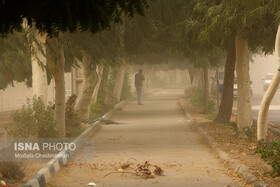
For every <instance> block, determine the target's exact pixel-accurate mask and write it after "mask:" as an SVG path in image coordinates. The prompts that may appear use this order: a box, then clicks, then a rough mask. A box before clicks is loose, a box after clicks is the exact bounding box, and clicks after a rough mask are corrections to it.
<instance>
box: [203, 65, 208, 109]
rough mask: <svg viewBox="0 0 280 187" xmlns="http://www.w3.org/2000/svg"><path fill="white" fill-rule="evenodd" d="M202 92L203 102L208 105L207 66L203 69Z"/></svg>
mask: <svg viewBox="0 0 280 187" xmlns="http://www.w3.org/2000/svg"><path fill="white" fill-rule="evenodd" d="M203 81H204V84H203V85H204V86H203V94H204V104H205V105H208V102H209V80H208V68H204V69H203Z"/></svg>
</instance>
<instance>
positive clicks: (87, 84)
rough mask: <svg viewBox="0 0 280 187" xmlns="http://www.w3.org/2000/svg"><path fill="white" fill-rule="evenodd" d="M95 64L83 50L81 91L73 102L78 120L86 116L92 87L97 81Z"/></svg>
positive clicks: (92, 90) (93, 87)
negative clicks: (74, 102)
mask: <svg viewBox="0 0 280 187" xmlns="http://www.w3.org/2000/svg"><path fill="white" fill-rule="evenodd" d="M96 68H97V65H96V64H95V63H93V62H92V61H91V58H90V56H89V54H87V53H86V52H83V58H82V69H83V78H84V79H83V92H82V94H81V95H80V96H79V97H78V99H77V102H76V104H75V113H76V115H77V118H78V119H79V120H83V119H87V118H88V114H89V112H88V110H89V106H90V102H91V98H92V95H93V92H94V89H95V87H96V85H97V82H98V75H97V72H96Z"/></svg>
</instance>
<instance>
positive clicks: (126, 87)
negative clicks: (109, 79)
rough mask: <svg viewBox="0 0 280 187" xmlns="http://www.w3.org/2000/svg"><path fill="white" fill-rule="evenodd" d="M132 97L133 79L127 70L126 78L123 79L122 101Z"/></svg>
mask: <svg viewBox="0 0 280 187" xmlns="http://www.w3.org/2000/svg"><path fill="white" fill-rule="evenodd" d="M130 97H132V93H131V80H130V78H129V74H128V73H127V72H125V75H124V80H123V87H122V93H121V101H123V100H126V99H128V98H130Z"/></svg>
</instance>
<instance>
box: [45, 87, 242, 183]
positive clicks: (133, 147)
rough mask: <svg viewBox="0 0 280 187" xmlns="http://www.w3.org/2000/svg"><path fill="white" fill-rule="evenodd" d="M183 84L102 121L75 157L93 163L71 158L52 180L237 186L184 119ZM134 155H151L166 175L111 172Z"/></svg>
mask: <svg viewBox="0 0 280 187" xmlns="http://www.w3.org/2000/svg"><path fill="white" fill-rule="evenodd" d="M182 95H183V90H178V89H174V90H161V91H158V92H156V93H153V94H151V95H149V96H147V97H145V98H144V99H143V103H144V105H137V104H136V101H132V102H130V103H128V104H127V105H125V106H124V107H123V108H122V110H120V111H117V112H116V113H115V114H114V115H113V116H112V118H111V119H112V120H115V121H118V122H124V123H125V124H120V125H104V126H102V127H101V130H100V131H99V132H98V133H97V134H96V135H95V136H94V137H92V138H93V140H94V146H90V145H89V146H85V147H84V148H83V149H82V150H81V151H80V152H79V153H77V154H76V155H75V158H73V159H74V160H75V161H78V160H83V157H88V158H93V157H94V162H92V163H73V164H69V166H67V167H64V168H62V170H61V171H60V172H59V173H57V174H56V175H55V176H54V177H53V178H52V179H51V181H50V182H49V184H48V186H67V187H69V186H75V187H77V186H87V184H88V183H89V182H94V183H96V184H97V186H113V187H114V186H119V187H125V186H127V187H132V186H160V187H161V186H178V187H181V186H190V187H193V186H205V187H212V186H213V187H219V186H221V187H227V186H239V184H238V182H236V181H234V180H233V178H230V177H229V176H228V175H227V173H226V171H225V168H223V167H222V166H221V164H220V163H219V161H218V159H217V158H216V157H215V156H214V154H213V153H212V152H211V150H210V149H209V148H208V147H207V146H206V145H204V144H202V143H200V141H199V138H198V136H197V135H196V134H195V133H194V132H193V131H192V130H191V127H190V126H189V125H188V124H186V119H185V116H184V114H183V112H182V111H181V109H180V106H179V104H178V101H179V97H180V96H182ZM129 158H135V159H137V160H138V161H139V162H141V163H142V162H145V161H149V162H150V163H151V164H157V165H159V166H160V167H162V169H163V170H164V176H156V178H154V179H148V180H145V179H142V178H139V177H136V176H133V175H127V176H121V175H120V174H111V175H109V176H107V177H105V178H103V176H104V175H105V174H107V173H109V172H111V171H116V168H114V167H115V166H117V165H118V163H119V162H122V163H123V162H126V161H127V159H129Z"/></svg>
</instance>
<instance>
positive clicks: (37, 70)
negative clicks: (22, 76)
mask: <svg viewBox="0 0 280 187" xmlns="http://www.w3.org/2000/svg"><path fill="white" fill-rule="evenodd" d="M46 37H47V35H46V34H45V33H44V34H43V35H41V34H39V31H38V30H35V31H34V39H33V41H32V54H31V63H32V95H33V96H35V95H36V96H39V97H41V98H42V99H43V101H44V103H45V104H47V100H48V82H47V71H46V69H45V66H46V63H47V58H46V56H45V55H46V46H45V44H46ZM34 40H35V41H34Z"/></svg>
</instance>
